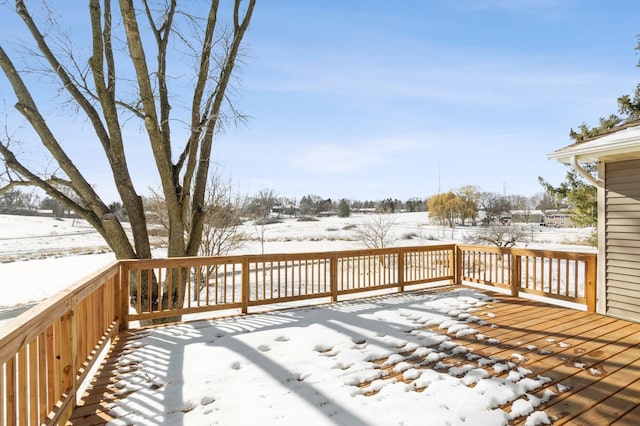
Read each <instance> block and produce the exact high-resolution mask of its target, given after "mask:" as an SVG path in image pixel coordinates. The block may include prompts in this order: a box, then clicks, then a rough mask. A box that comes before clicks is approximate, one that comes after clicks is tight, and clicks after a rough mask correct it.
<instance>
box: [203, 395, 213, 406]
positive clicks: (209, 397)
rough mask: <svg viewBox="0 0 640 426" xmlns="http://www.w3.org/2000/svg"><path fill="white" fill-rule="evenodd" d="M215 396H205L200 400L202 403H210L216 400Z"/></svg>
mask: <svg viewBox="0 0 640 426" xmlns="http://www.w3.org/2000/svg"><path fill="white" fill-rule="evenodd" d="M215 400H216V399H215V398H214V397H213V396H203V397H202V399H201V400H200V405H209V404H211V403H213V402H215Z"/></svg>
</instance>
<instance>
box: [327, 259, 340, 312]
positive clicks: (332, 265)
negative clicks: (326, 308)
mask: <svg viewBox="0 0 640 426" xmlns="http://www.w3.org/2000/svg"><path fill="white" fill-rule="evenodd" d="M329 288H330V289H331V303H336V302H337V301H338V256H336V255H333V256H331V257H330V259H329Z"/></svg>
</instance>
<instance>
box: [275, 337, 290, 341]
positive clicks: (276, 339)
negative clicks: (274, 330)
mask: <svg viewBox="0 0 640 426" xmlns="http://www.w3.org/2000/svg"><path fill="white" fill-rule="evenodd" d="M275 341H276V342H288V341H289V336H278V337H276V338H275Z"/></svg>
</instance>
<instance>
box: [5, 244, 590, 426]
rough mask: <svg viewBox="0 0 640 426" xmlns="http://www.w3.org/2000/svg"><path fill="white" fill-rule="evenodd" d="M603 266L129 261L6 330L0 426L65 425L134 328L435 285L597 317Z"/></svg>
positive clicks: (457, 249)
mask: <svg viewBox="0 0 640 426" xmlns="http://www.w3.org/2000/svg"><path fill="white" fill-rule="evenodd" d="M595 265H596V255H595V254H584V253H570V252H561V251H542V250H523V249H500V248H492V247H484V246H482V247H480V246H464V245H463V246H456V245H438V246H420V247H398V248H386V249H378V250H354V251H341V252H326V253H296V254H277V255H276V254H272V255H245V256H221V257H202V258H172V259H150V260H125V261H119V262H116V263H114V264H112V265H110V266H108V267H106V268H104V269H103V270H101V271H99V272H98V273H96V274H94V275H93V276H91V277H89V278H87V279H86V280H84V281H82V282H80V283H78V284H76V285H74V286H73V287H71V288H69V289H67V290H65V291H62V292H60V293H58V294H57V295H55V296H54V297H52V298H50V299H48V300H47V301H45V302H43V303H41V304H39V305H37V306H36V307H34V308H32V309H31V310H29V311H27V312H25V313H24V314H22V315H21V316H20V317H18V318H16V319H14V320H12V321H10V322H8V323H6V324H5V325H3V326H0V426H8V425H14V424H18V425H36V424H42V423H44V424H64V423H65V422H66V420H67V418H68V416H69V414H70V412H71V410H72V409H73V407H74V406H75V404H76V395H77V393H78V388H79V386H80V384H81V383H82V381H83V380H84V379H85V378H86V376H87V374H88V372H89V369H90V368H91V367H92V366H93V364H94V363H95V362H96V358H97V356H98V355H99V354H100V353H101V352H102V351H103V350H104V348H105V347H106V346H107V343H108V342H109V341H110V339H111V338H112V337H114V336H115V335H116V333H117V332H118V331H119V330H123V329H126V328H128V327H129V324H130V322H131V321H145V320H149V321H151V320H161V319H162V320H165V321H166V320H171V319H173V318H176V319H179V318H180V316H182V315H187V314H197V313H203V312H212V311H218V310H223V309H237V310H239V311H240V312H242V313H247V312H249V308H251V307H254V306H259V305H266V304H276V303H282V302H291V301H298V300H307V299H314V298H327V300H331V301H334V302H335V301H337V300H338V299H339V297H340V296H342V295H347V294H354V293H360V292H370V291H374V290H384V289H397V290H398V291H403V290H404V289H405V287H407V286H412V285H417V284H424V283H431V282H447V283H458V284H460V283H463V282H469V283H480V284H485V285H492V286H496V287H502V288H508V289H510V291H511V293H512V294H516V295H517V294H520V293H530V294H536V295H541V296H546V297H550V298H554V299H561V300H566V301H572V302H576V303H580V304H583V305H586V307H587V310H589V311H592V312H593V311H594V310H595V279H596V271H595ZM130 311H131V312H130Z"/></svg>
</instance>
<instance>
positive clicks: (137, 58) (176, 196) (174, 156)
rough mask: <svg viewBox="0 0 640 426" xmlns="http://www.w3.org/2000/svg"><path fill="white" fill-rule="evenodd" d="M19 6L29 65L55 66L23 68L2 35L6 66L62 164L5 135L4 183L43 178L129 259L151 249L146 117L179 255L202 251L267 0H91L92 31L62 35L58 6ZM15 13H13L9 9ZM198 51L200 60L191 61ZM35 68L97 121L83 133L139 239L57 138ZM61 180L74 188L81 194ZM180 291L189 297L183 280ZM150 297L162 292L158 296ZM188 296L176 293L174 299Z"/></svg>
mask: <svg viewBox="0 0 640 426" xmlns="http://www.w3.org/2000/svg"><path fill="white" fill-rule="evenodd" d="M15 4H16V8H15V12H16V15H17V16H18V17H19V18H21V19H22V21H23V22H24V24H25V28H26V32H27V34H28V36H29V37H30V39H31V40H32V42H33V44H32V45H31V46H28V48H29V49H31V52H32V56H31V58H30V59H32V60H30V61H29V63H34V64H35V63H37V64H42V67H43V68H42V69H35V70H34V69H33V68H34V65H28V66H25V68H23V69H18V67H16V66H15V65H14V62H13V61H12V59H11V57H10V56H9V54H8V53H7V50H5V45H8V44H9V42H8V41H7V40H0V67H1V68H2V71H3V72H4V75H5V76H6V78H7V80H8V81H9V83H10V85H11V87H12V89H13V92H14V93H13V94H14V95H15V98H16V101H15V107H16V109H17V110H18V111H19V112H20V113H21V114H22V115H23V116H24V118H25V119H26V121H27V122H28V124H29V125H30V126H31V128H32V129H33V131H34V132H35V134H36V135H37V140H38V142H39V143H40V144H41V146H42V147H44V148H45V149H46V151H47V153H48V155H49V157H50V162H51V164H53V170H54V171H53V172H51V171H49V172H47V171H46V170H35V169H33V168H32V167H31V166H30V164H31V163H30V162H29V159H28V157H27V156H25V155H24V153H21V152H19V151H18V150H17V149H19V148H20V145H19V144H17V142H16V141H15V140H13V139H11V138H3V139H2V140H0V155H1V156H2V157H3V159H4V165H5V170H4V172H2V173H0V179H2V182H0V186H1V187H2V188H3V189H0V191H3V190H7V189H10V188H12V187H15V186H19V185H31V186H37V187H39V188H40V189H42V190H43V191H44V192H45V193H46V194H47V195H48V196H49V197H51V198H54V199H56V200H58V201H59V202H60V203H61V204H63V205H64V206H65V207H66V208H68V209H70V210H73V211H74V212H75V213H76V214H77V215H79V216H81V217H82V218H84V219H86V220H87V221H88V222H89V223H90V224H91V225H92V226H93V227H94V228H95V229H96V230H97V231H98V232H99V233H100V234H101V235H102V236H103V237H104V239H105V241H106V242H107V244H108V245H109V247H110V248H111V249H112V250H113V252H114V253H115V255H116V257H117V258H119V259H122V258H150V257H151V248H150V242H149V232H148V228H147V221H146V217H145V213H144V208H143V203H142V197H141V196H140V195H139V194H138V192H137V190H136V187H135V185H134V182H133V178H132V174H131V166H130V164H129V158H128V157H127V153H126V150H125V147H126V146H127V144H128V143H130V142H129V141H128V140H127V139H128V138H130V136H128V134H129V133H128V132H126V131H125V129H127V128H129V129H130V128H131V125H133V126H137V127H138V128H139V129H140V130H143V131H144V133H145V136H146V140H147V143H148V146H149V148H150V151H151V153H152V157H153V160H154V161H153V163H154V164H155V167H156V170H157V172H158V175H159V176H160V185H161V191H162V196H163V198H164V200H165V201H166V206H167V216H168V218H169V223H170V226H169V235H168V249H167V255H168V256H170V257H173V256H194V255H197V254H198V251H199V249H200V243H201V239H202V231H203V227H204V223H205V220H206V211H207V210H206V208H205V194H206V187H207V181H208V177H209V166H210V158H211V149H212V146H213V142H214V137H215V135H216V134H217V132H218V131H219V130H220V128H221V126H222V125H223V124H224V122H225V119H226V120H238V119H242V115H241V114H240V113H239V112H238V111H237V109H236V108H235V107H234V106H233V104H232V103H231V102H230V101H229V99H230V93H231V92H230V90H229V88H230V86H231V82H232V80H231V77H232V74H233V71H234V68H235V66H236V62H237V58H238V56H239V54H240V47H241V43H242V40H243V38H244V35H245V33H246V30H247V28H248V26H249V22H250V20H251V16H252V14H253V10H254V5H255V0H247V1H243V0H235V2H234V4H233V10H232V11H231V13H227V12H226V11H225V12H223V11H220V10H219V1H218V0H211V1H210V2H209V4H208V6H207V5H206V4H203V3H200V2H198V3H195V2H182V3H181V4H180V6H178V1H177V0H166V1H158V2H154V1H152V0H141V2H140V3H139V5H138V6H135V5H134V2H133V0H120V2H119V3H118V6H117V7H115V8H114V9H112V3H111V1H109V0H104V1H102V2H101V1H100V0H88V8H87V18H86V20H87V22H88V23H89V25H88V26H87V28H88V29H89V31H90V32H89V33H86V34H80V33H74V34H73V37H71V35H69V34H62V35H61V37H59V38H56V37H54V35H55V30H56V28H60V27H62V25H60V26H56V25H55V21H54V15H53V14H50V15H48V16H44V17H43V18H42V19H38V15H40V14H41V13H40V12H41V8H40V9H36V8H34V10H35V12H36V14H35V15H34V14H33V13H32V11H31V10H30V9H29V7H28V6H27V2H26V1H24V0H17V1H16V3H15ZM50 7H53V6H50ZM45 10H49V9H47V8H45ZM3 13H5V16H9V15H8V14H7V11H3ZM226 16H229V19H230V21H231V22H230V23H229V24H228V25H227V24H225V23H224V21H223V17H226ZM52 23H53V24H52ZM78 30H79V29H78ZM143 34H144V36H143ZM12 36H15V34H14V33H12ZM70 40H79V41H83V42H84V41H86V42H87V43H88V44H89V46H88V52H89V55H88V56H89V57H87V58H83V57H81V56H79V55H80V53H79V52H82V51H83V49H82V48H77V47H76V46H73V45H72V43H71V41H70ZM85 50H86V49H85ZM19 55H20V54H19V53H16V54H14V55H12V56H14V57H18V56H19ZM189 60H191V61H192V64H193V68H191V69H190V67H188V66H185V62H186V63H188V61H189ZM85 64H86V65H85ZM29 67H31V69H28V68H29ZM28 71H36V72H39V73H41V74H44V75H46V76H48V77H50V78H49V79H40V80H54V81H56V82H57V84H58V90H59V96H58V97H57V99H60V102H61V105H60V107H61V108H65V107H66V108H70V109H71V110H73V111H74V113H75V114H76V116H77V117H78V118H81V119H84V120H86V122H87V123H89V125H90V128H91V135H89V132H87V130H86V126H85V133H86V134H85V135H83V138H84V139H85V140H86V142H85V143H91V142H92V141H95V142H96V148H100V149H101V155H102V156H103V157H104V159H105V160H106V162H107V163H108V165H109V168H110V172H111V175H112V178H113V182H114V184H115V187H116V189H117V191H118V194H119V195H120V198H121V201H122V203H123V205H124V208H125V209H126V211H127V213H128V216H129V220H130V223H131V233H132V241H130V239H129V237H128V236H127V234H126V233H125V230H124V228H123V226H122V224H121V222H120V221H119V220H118V219H117V217H116V216H115V215H114V214H112V213H111V212H110V211H109V208H108V206H107V204H106V203H105V202H104V201H103V199H102V198H101V197H100V195H99V194H98V193H97V192H96V190H95V189H94V188H93V187H92V185H91V184H90V182H89V181H88V180H87V178H86V176H85V175H84V174H83V167H82V166H81V164H79V163H78V161H79V160H78V159H77V158H76V159H74V158H73V157H72V156H71V152H70V150H69V149H68V146H65V144H64V143H63V141H62V139H60V138H59V137H57V136H56V132H55V131H54V128H53V127H52V125H51V124H52V122H53V121H54V118H55V117H53V116H51V115H49V116H47V114H52V113H51V112H49V113H47V108H45V109H42V110H41V108H40V107H43V106H46V103H47V102H50V97H49V95H46V97H44V98H43V97H42V95H41V94H43V93H50V90H48V91H43V90H40V88H39V87H37V84H38V81H36V79H32V80H29V82H28V83H27V81H26V80H25V76H26V75H27V72H28ZM35 95H41V96H40V97H36V96H35ZM178 125H179V126H178ZM180 126H181V127H182V128H179V129H177V128H178V127H180ZM27 151H28V150H27ZM97 152H99V151H98V149H96V153H97ZM85 167H86V166H85ZM60 188H68V189H70V190H71V191H72V192H73V193H74V194H75V195H76V196H77V197H78V200H79V201H80V202H77V201H75V200H74V199H72V198H71V197H69V196H67V195H66V194H65V193H64V192H63V191H62V190H61V189H60ZM183 285H184V283H183ZM142 287H143V288H145V289H146V286H142ZM154 287H155V286H154ZM174 290H175V291H176V294H177V292H178V289H177V288H176V289H174ZM138 296H139V297H140V298H142V299H143V300H148V298H149V297H151V299H152V300H156V299H157V298H156V297H155V295H147V294H141V295H136V297H138ZM176 302H177V297H174V298H173V299H172V304H173V303H176ZM142 306H147V303H142Z"/></svg>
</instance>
